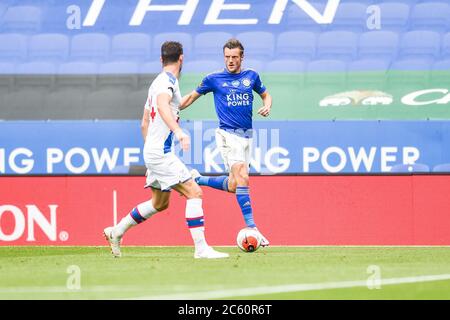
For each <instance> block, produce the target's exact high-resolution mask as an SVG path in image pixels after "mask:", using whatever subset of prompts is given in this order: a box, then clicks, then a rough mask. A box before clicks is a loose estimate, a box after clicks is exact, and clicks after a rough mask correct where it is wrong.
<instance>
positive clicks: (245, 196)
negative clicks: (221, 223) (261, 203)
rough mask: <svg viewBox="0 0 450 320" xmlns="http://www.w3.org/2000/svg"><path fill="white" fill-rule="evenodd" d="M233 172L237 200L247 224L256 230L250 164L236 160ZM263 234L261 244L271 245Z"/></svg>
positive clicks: (264, 245)
mask: <svg viewBox="0 0 450 320" xmlns="http://www.w3.org/2000/svg"><path fill="white" fill-rule="evenodd" d="M231 174H232V175H233V179H234V182H235V183H236V200H237V202H238V204H239V207H240V208H241V212H242V216H243V217H244V221H245V224H246V225H247V227H248V228H254V229H256V230H258V229H257V227H256V223H255V220H254V218H253V207H252V202H251V198H250V187H249V172H248V164H247V163H245V162H236V163H234V164H233V165H232V166H231ZM258 232H259V234H260V235H261V245H262V246H263V247H266V246H268V245H269V241H268V240H267V238H266V237H264V236H263V235H262V234H261V232H260V231H259V230H258Z"/></svg>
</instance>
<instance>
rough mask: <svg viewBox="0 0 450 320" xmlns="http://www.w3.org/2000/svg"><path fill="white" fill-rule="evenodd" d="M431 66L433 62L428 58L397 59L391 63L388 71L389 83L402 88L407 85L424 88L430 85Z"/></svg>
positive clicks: (396, 87) (393, 86)
mask: <svg viewBox="0 0 450 320" xmlns="http://www.w3.org/2000/svg"><path fill="white" fill-rule="evenodd" d="M431 67H432V63H431V61H430V60H428V59H405V60H397V61H395V62H393V63H392V65H391V68H390V72H389V73H388V83H389V85H390V86H392V88H395V89H401V88H403V87H405V86H408V87H414V88H418V89H419V88H420V89H423V88H424V87H425V86H427V85H428V80H429V75H430V70H431ZM397 71H406V72H397ZM411 71H423V72H411Z"/></svg>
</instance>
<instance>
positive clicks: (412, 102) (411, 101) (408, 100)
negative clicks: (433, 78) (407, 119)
mask: <svg viewBox="0 0 450 320" xmlns="http://www.w3.org/2000/svg"><path fill="white" fill-rule="evenodd" d="M433 93H434V94H435V93H442V94H443V95H446V96H444V97H442V98H440V99H435V100H429V101H417V100H416V99H417V98H419V97H421V96H424V95H427V94H433ZM448 93H449V91H448V89H429V90H421V91H416V92H413V93H410V94H408V95H406V96H404V97H403V98H402V103H403V104H406V105H409V106H426V105H430V104H447V103H449V102H450V94H448Z"/></svg>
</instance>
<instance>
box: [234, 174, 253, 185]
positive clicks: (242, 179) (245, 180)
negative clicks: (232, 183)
mask: <svg viewBox="0 0 450 320" xmlns="http://www.w3.org/2000/svg"><path fill="white" fill-rule="evenodd" d="M236 180H237V183H238V185H239V186H248V185H249V182H250V178H249V176H248V174H247V173H241V174H240V175H239V176H238V177H236Z"/></svg>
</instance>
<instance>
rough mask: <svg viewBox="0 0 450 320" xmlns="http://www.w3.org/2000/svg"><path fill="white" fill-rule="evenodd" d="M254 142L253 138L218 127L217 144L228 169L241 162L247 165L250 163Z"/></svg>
mask: <svg viewBox="0 0 450 320" xmlns="http://www.w3.org/2000/svg"><path fill="white" fill-rule="evenodd" d="M252 143H253V139H252V138H244V137H241V136H239V135H237V134H233V133H230V132H227V131H225V130H223V129H216V144H217V147H218V148H219V150H220V154H221V155H222V159H223V163H224V164H225V168H226V169H227V170H228V171H230V170H231V167H232V166H233V165H234V164H236V163H239V162H244V163H246V165H247V167H248V166H249V165H250V155H251V148H252Z"/></svg>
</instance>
